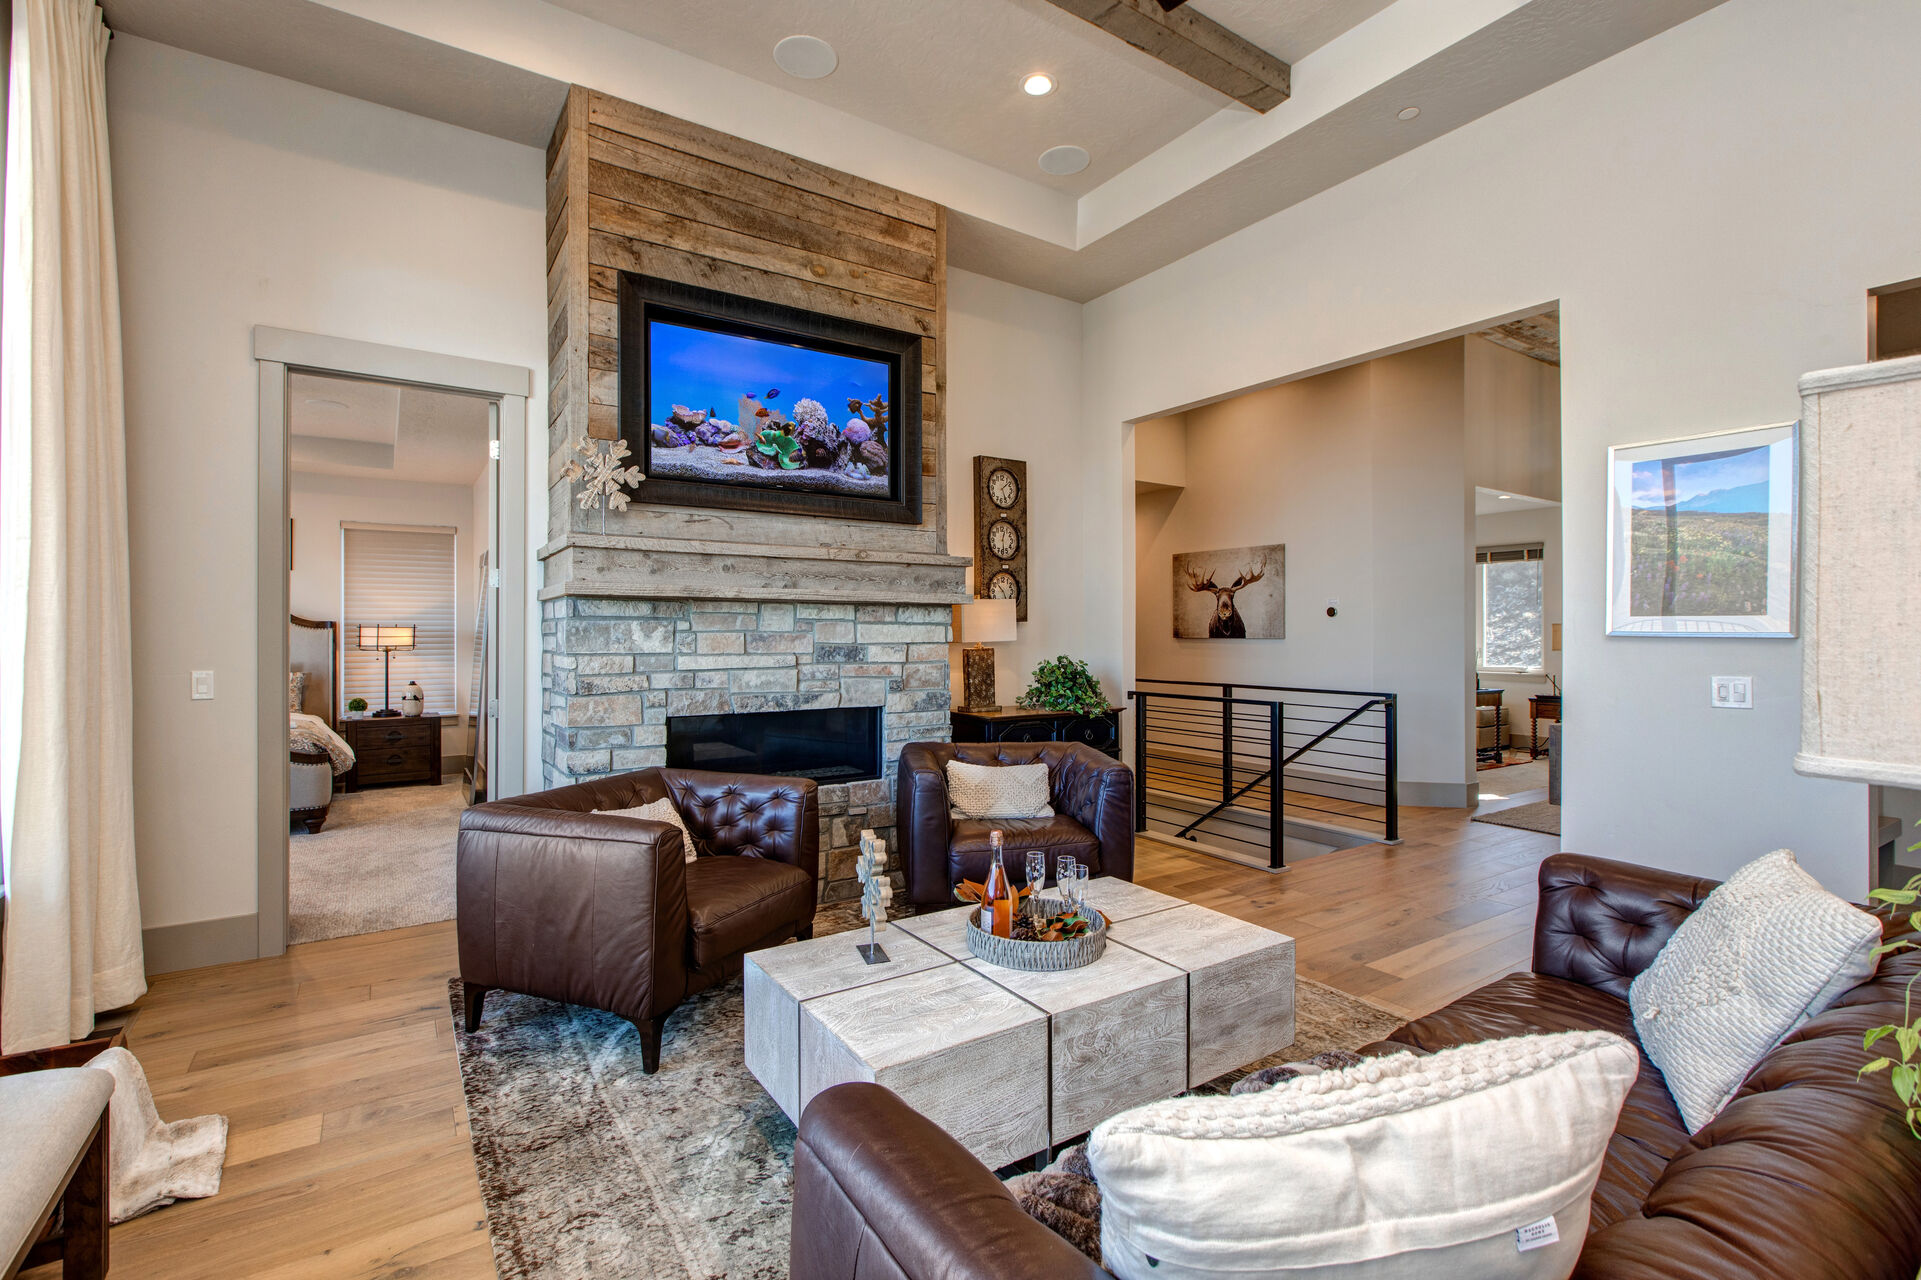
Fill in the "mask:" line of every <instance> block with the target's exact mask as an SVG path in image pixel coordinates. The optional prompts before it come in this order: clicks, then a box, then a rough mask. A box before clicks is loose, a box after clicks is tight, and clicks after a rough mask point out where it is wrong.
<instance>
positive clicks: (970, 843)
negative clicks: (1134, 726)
mask: <svg viewBox="0 0 1921 1280" xmlns="http://www.w3.org/2000/svg"><path fill="white" fill-rule="evenodd" d="M949 760H960V761H964V762H965V763H967V764H983V765H1008V764H1034V763H1036V762H1039V763H1043V764H1045V765H1046V766H1047V785H1048V791H1049V802H1050V803H1051V804H1052V805H1053V808H1054V813H1055V816H1056V819H1067V820H1069V821H1070V822H1071V823H1072V824H1073V826H1068V825H1061V826H1050V827H1046V828H1044V829H1043V828H1039V827H1036V828H1031V829H1028V828H1022V829H1023V830H1027V831H1029V833H1030V834H1032V835H1034V836H1035V837H1036V838H1044V839H1045V840H1046V841H1048V843H1047V844H1046V845H1045V846H1044V847H1046V848H1048V849H1049V851H1050V853H1054V852H1069V851H1070V850H1069V848H1068V847H1067V846H1076V847H1078V848H1081V849H1084V850H1086V851H1087V856H1083V854H1082V853H1078V852H1077V853H1075V855H1074V856H1075V857H1076V858H1077V859H1078V860H1079V861H1081V862H1083V863H1085V864H1086V865H1087V867H1088V869H1089V871H1090V873H1092V874H1094V875H1104V876H1115V877H1117V878H1119V879H1122V880H1132V879H1133V878H1134V772H1133V770H1131V769H1129V768H1128V767H1127V766H1126V765H1125V764H1123V763H1121V762H1120V761H1118V760H1115V759H1113V758H1112V757H1109V756H1105V755H1102V754H1101V753H1100V752H1098V751H1096V750H1094V749H1093V748H1092V747H1089V746H1085V745H1083V744H1081V743H1078V742H912V743H909V744H908V745H907V746H905V747H903V748H902V749H901V755H900V776H899V778H898V780H897V783H896V786H897V792H896V797H895V798H896V801H897V805H896V814H895V817H896V821H897V823H898V827H897V830H898V832H899V837H898V838H899V842H900V852H901V866H902V870H903V871H904V872H905V873H906V878H907V896H908V897H909V898H910V899H911V900H912V901H914V902H918V903H923V904H929V905H933V904H939V903H944V902H949V901H951V900H952V898H953V891H954V885H955V884H956V883H957V882H958V880H959V879H961V878H965V879H968V880H978V879H979V878H980V876H981V875H982V874H984V873H985V871H986V866H987V860H986V853H985V843H984V841H985V839H986V832H987V831H988V830H991V829H992V828H993V827H999V828H1000V829H1001V831H1002V833H1003V834H1004V835H1005V836H1006V841H1007V844H1006V847H1007V860H1008V863H1009V873H1010V875H1012V876H1014V877H1015V878H1017V879H1018V878H1019V877H1020V875H1021V867H1020V865H1019V864H1020V862H1021V854H1022V852H1023V849H1022V846H1020V845H1019V844H1018V843H1017V842H1016V840H1015V837H1014V835H1013V832H1014V831H1015V829H1016V828H1017V827H1019V826H1020V824H1022V823H1024V822H1039V821H1043V820H1040V819H1018V818H1004V819H994V820H993V821H992V822H991V824H989V825H985V826H981V827H979V828H975V827H973V826H969V825H968V823H969V821H971V820H961V821H959V822H957V821H956V820H955V819H954V818H953V817H952V813H951V806H950V805H949V802H948V798H947V762H948V761H949ZM1075 827H1078V828H1079V830H1080V832H1081V833H1083V834H1082V835H1077V834H1076V833H1075V830H1074V828H1075ZM962 839H964V840H965V841H966V847H965V848H964V849H960V850H957V849H956V848H955V844H956V842H957V841H959V840H962ZM1083 839H1085V840H1086V841H1091V844H1089V843H1084V842H1083ZM977 840H978V841H980V842H982V843H980V844H978V845H977V844H976V843H975V842H976V841H977ZM1031 847H1043V846H1041V845H1034V846H1031ZM970 868H971V869H970ZM1048 871H1049V874H1052V872H1053V867H1052V864H1051V863H1050V865H1049V867H1048Z"/></svg>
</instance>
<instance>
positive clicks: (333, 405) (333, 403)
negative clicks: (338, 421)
mask: <svg viewBox="0 0 1921 1280" xmlns="http://www.w3.org/2000/svg"><path fill="white" fill-rule="evenodd" d="M307 403H308V404H310V405H312V406H314V407H315V408H316V409H345V408H346V407H347V402H346V401H345V400H316V399H313V398H312V397H308V399H307Z"/></svg>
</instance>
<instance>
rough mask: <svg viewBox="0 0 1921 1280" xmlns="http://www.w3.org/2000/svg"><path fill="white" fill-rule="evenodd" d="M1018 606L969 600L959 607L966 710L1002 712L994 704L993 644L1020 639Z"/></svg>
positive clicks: (1008, 602)
mask: <svg viewBox="0 0 1921 1280" xmlns="http://www.w3.org/2000/svg"><path fill="white" fill-rule="evenodd" d="M1016 608H1017V605H1016V603H1015V602H1014V601H1012V600H969V601H967V602H966V603H965V604H963V605H962V606H961V607H960V612H961V639H962V640H963V641H972V643H971V644H963V645H962V646H961V682H962V684H963V686H964V687H965V689H966V692H967V701H966V702H965V703H964V704H963V705H962V707H961V709H962V710H963V711H999V710H1000V704H998V703H996V702H995V701H994V651H993V650H992V649H990V648H988V647H987V646H988V645H990V644H1006V643H1007V642H1008V641H1010V640H1014V639H1016V638H1017V636H1018V624H1017V623H1016V621H1015V609H1016Z"/></svg>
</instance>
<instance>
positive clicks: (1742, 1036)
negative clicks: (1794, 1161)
mask: <svg viewBox="0 0 1921 1280" xmlns="http://www.w3.org/2000/svg"><path fill="white" fill-rule="evenodd" d="M1880 942H1881V924H1880V922H1879V921H1878V920H1876V919H1875V918H1874V917H1873V916H1871V915H1869V914H1868V913H1867V912H1865V911H1862V910H1860V909H1859V908H1856V907H1852V906H1849V905H1848V904H1847V903H1846V902H1844V901H1842V900H1841V899H1840V898H1838V897H1836V896H1835V895H1834V894H1832V893H1829V892H1828V891H1827V890H1826V889H1824V888H1822V887H1821V884H1820V882H1819V881H1817V880H1816V879H1815V878H1814V877H1813V876H1811V875H1809V874H1808V873H1807V872H1805V871H1803V870H1802V869H1801V868H1800V866H1799V865H1797V864H1796V863H1795V861H1794V854H1792V853H1790V852H1789V851H1788V850H1786V849H1776V850H1775V851H1774V852H1773V853H1770V854H1767V855H1766V856H1764V857H1760V858H1756V859H1755V860H1754V861H1753V862H1750V863H1748V865H1747V866H1745V867H1742V868H1741V869H1740V870H1739V871H1737V872H1735V873H1734V874H1733V875H1731V876H1729V877H1728V879H1727V883H1725V884H1723V885H1721V886H1719V887H1718V888H1716V889H1715V890H1714V892H1712V893H1710V894H1709V895H1708V896H1707V901H1705V902H1703V903H1702V904H1701V905H1700V906H1699V907H1698V908H1696V909H1695V911H1694V914H1693V915H1690V916H1689V917H1688V918H1687V919H1686V920H1683V921H1682V922H1681V927H1680V928H1678V929H1676V930H1675V931H1674V936H1673V937H1671V938H1669V939H1668V940H1667V944H1666V945H1665V946H1663V947H1662V948H1661V951H1660V954H1658V955H1656V956H1655V957H1654V963H1653V964H1651V965H1649V966H1648V967H1647V968H1646V969H1645V970H1643V971H1642V973H1641V976H1640V977H1638V978H1636V979H1635V980H1634V985H1633V986H1631V987H1629V988H1628V1007H1629V1008H1630V1009H1631V1010H1632V1011H1633V1013H1634V1031H1635V1034H1636V1035H1638V1036H1640V1037H1641V1047H1642V1048H1643V1049H1645V1050H1646V1051H1647V1055H1648V1057H1649V1058H1650V1059H1651V1060H1652V1061H1653V1062H1654V1065H1655V1066H1657V1067H1659V1068H1661V1074H1662V1075H1663V1076H1664V1077H1666V1079H1667V1085H1668V1092H1669V1093H1670V1094H1672V1095H1673V1097H1674V1103H1675V1105H1676V1106H1678V1107H1679V1108H1680V1109H1681V1118H1682V1119H1683V1120H1684V1121H1686V1122H1687V1126H1688V1132H1689V1133H1698V1132H1699V1131H1700V1130H1701V1129H1702V1127H1703V1126H1705V1125H1706V1124H1707V1123H1708V1121H1710V1120H1712V1119H1714V1117H1715V1116H1717V1115H1719V1114H1720V1112H1721V1108H1722V1107H1725V1106H1726V1105H1727V1104H1728V1100H1729V1099H1731V1098H1732V1097H1733V1096H1734V1093H1735V1091H1736V1090H1738V1089H1739V1088H1740V1087H1741V1084H1742V1082H1743V1081H1745V1080H1746V1079H1747V1078H1748V1073H1749V1072H1750V1071H1753V1070H1754V1068H1755V1066H1756V1064H1758V1063H1759V1062H1760V1061H1761V1059H1762V1058H1763V1057H1765V1056H1766V1055H1767V1053H1768V1051H1769V1050H1771V1049H1773V1048H1774V1046H1775V1045H1777V1044H1779V1043H1781V1039H1782V1037H1784V1036H1786V1035H1787V1034H1788V1033H1789V1032H1790V1031H1793V1030H1794V1029H1795V1028H1796V1027H1798V1026H1800V1025H1801V1024H1802V1023H1804V1022H1806V1021H1807V1020H1808V1019H1809V1018H1812V1017H1813V1016H1814V1015H1815V1014H1817V1013H1820V1012H1821V1011H1822V1010H1823V1009H1825V1008H1827V1007H1828V1006H1829V1005H1831V1004H1833V1003H1834V1002H1835V1001H1836V1000H1838V999H1840V998H1841V996H1843V995H1845V994H1846V993H1847V992H1849V991H1851V990H1852V989H1854V988H1855V987H1856V986H1858V985H1860V984H1861V983H1863V982H1865V981H1867V980H1868V979H1869V978H1870V977H1872V976H1873V975H1874V968H1875V957H1874V955H1873V951H1874V948H1875V947H1876V946H1877V945H1879V944H1880Z"/></svg>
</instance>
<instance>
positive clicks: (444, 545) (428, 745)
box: [254, 328, 532, 955]
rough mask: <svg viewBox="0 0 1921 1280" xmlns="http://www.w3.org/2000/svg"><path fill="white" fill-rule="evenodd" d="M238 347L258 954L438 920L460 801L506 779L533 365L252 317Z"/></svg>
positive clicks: (518, 737)
mask: <svg viewBox="0 0 1921 1280" xmlns="http://www.w3.org/2000/svg"><path fill="white" fill-rule="evenodd" d="M254 347H255V352H254V354H255V358H256V360H257V362H258V364H259V368H260V379H261V381H260V390H261V400H260V407H261V433H260V453H261V480H260V501H259V507H260V594H261V600H262V616H261V625H260V698H261V717H260V729H259V734H260V738H259V750H260V775H259V779H260V783H259V795H260V815H259V822H260V839H261V848H260V861H259V872H260V879H259V911H260V915H259V919H260V939H259V942H260V954H262V955H271V954H276V953H278V952H279V951H281V950H284V949H285V947H286V945H287V944H289V943H293V942H310V941H318V940H321V939H325V938H333V937H342V936H349V935H355V934H362V933H372V932H378V931H381V930H385V929H393V928H402V927H407V926H411V925H417V924H426V923H430V922H434V921H440V920H447V919H451V918H452V916H453V914H454V849H455V841H456V839H457V836H458V829H459V819H460V813H461V811H462V810H463V809H464V808H466V807H467V806H468V805H469V804H472V803H475V802H477V801H480V800H485V799H489V798H496V799H497V798H502V797H505V796H510V795H515V794H519V792H520V791H521V790H522V786H521V783H522V780H523V774H524V768H523V764H524V760H525V754H524V748H523V740H524V734H525V705H524V686H525V672H526V666H525V654H526V634H525V633H526V627H525V618H526V613H525V611H526V608H527V582H526V567H525V566H526V557H525V554H524V550H525V511H526V461H525V448H526V444H525V441H526V400H527V393H528V391H529V390H530V389H531V386H532V374H531V372H530V371H528V370H526V369H524V368H514V367H512V366H504V365H497V364H492V363H489V362H484V361H474V360H465V359H461V358H457V357H449V356H441V355H435V354H433V353H427V352H413V351H406V350H402V349H397V348H391V347H384V346H377V345H375V344H370V343H359V342H352V341H347V340H342V339H332V338H323V337H318V336H315V335H310V334H298V333H289V332H286V331H283V330H272V329H265V328H262V329H257V330H256V331H255V335H254ZM283 674H284V676H285V679H286V685H285V693H284V696H285V697H286V699H287V706H286V710H285V711H284V712H283V711H281V710H280V704H279V701H278V700H279V698H280V697H281V696H283V694H282V693H281V690H280V678H281V676H282V675H283Z"/></svg>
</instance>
